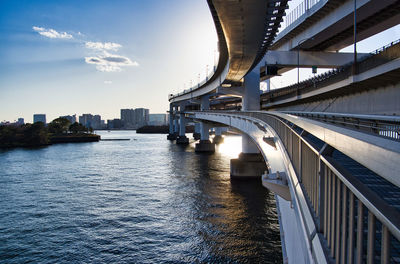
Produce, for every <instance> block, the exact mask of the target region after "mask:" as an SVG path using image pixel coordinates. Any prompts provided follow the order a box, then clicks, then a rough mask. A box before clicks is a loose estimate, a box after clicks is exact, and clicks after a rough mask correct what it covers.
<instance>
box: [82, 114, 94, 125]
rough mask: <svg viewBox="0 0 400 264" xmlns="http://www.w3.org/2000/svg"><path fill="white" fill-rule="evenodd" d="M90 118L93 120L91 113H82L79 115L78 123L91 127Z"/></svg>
mask: <svg viewBox="0 0 400 264" xmlns="http://www.w3.org/2000/svg"><path fill="white" fill-rule="evenodd" d="M92 120H93V115H92V114H82V115H81V116H79V123H80V124H82V125H84V126H85V127H87V128H89V127H92Z"/></svg>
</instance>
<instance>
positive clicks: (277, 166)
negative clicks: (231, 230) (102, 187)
mask: <svg viewBox="0 0 400 264" xmlns="http://www.w3.org/2000/svg"><path fill="white" fill-rule="evenodd" d="M381 2H382V3H381ZM381 2H379V6H378V7H377V8H373V7H374V5H376V4H377V1H367V0H363V1H362V0H360V1H357V3H358V4H357V14H358V15H357V16H358V19H357V23H359V25H367V24H368V23H372V24H374V25H373V26H371V27H365V29H362V27H361V28H360V31H359V34H360V35H359V39H362V38H364V37H367V36H370V35H372V34H375V33H376V32H380V31H381V30H383V29H385V28H387V27H390V26H391V25H393V24H396V23H397V24H398V22H399V20H398V13H396V14H393V12H392V11H393V10H397V8H398V4H399V3H398V1H392V0H388V1H381ZM383 2H384V3H383ZM303 3H304V5H305V7H304V13H301V12H299V13H298V15H297V16H296V19H293V21H291V24H290V25H288V26H287V27H286V28H285V29H284V30H282V32H280V33H279V35H278V36H277V33H278V31H279V27H280V24H281V21H282V20H283V17H284V16H285V15H286V13H285V9H287V2H286V1H277V0H268V1H266V0H264V1H261V0H241V1H223V0H209V1H208V4H209V7H210V10H211V13H212V16H213V19H214V23H215V26H216V29H217V34H218V38H219V51H220V57H219V61H218V65H217V67H216V69H215V71H214V73H213V75H212V76H210V77H208V78H206V80H204V81H203V82H201V83H199V84H198V85H197V86H195V87H191V88H190V89H188V90H185V91H183V92H181V93H179V94H176V95H170V96H169V101H170V111H169V113H170V133H169V135H168V138H169V139H170V140H176V143H177V144H187V143H188V142H189V139H188V138H187V137H186V133H185V132H186V131H185V126H186V124H187V122H195V123H196V135H198V136H199V137H200V141H199V143H197V144H196V148H195V151H196V152H213V151H214V150H215V144H214V143H212V142H211V141H210V129H211V128H219V127H228V128H230V129H234V130H235V131H239V132H241V134H242V153H241V154H240V155H239V158H238V159H232V160H231V164H230V165H231V177H232V178H240V179H245V180H248V179H250V178H255V179H258V180H260V181H261V182H262V184H263V185H264V186H265V187H266V188H268V189H270V190H271V191H273V192H275V194H276V201H277V209H278V214H279V222H280V227H281V235H282V247H283V254H284V259H285V261H286V262H288V263H333V262H335V263H375V262H381V263H396V262H400V251H399V250H398V249H399V248H400V243H399V239H400V231H399V230H400V222H399V219H400V217H399V216H400V215H399V209H400V195H399V194H400V190H399V188H400V181H399V179H398V177H397V172H398V171H400V167H398V166H399V165H398V164H399V163H398V160H400V145H399V144H400V141H399V138H400V119H399V118H398V117H397V115H399V114H400V103H399V102H400V97H399V96H400V92H399V91H400V90H399V89H400V78H399V67H400V63H399V62H400V53H399V50H400V48H399V47H400V44H399V43H398V42H395V43H391V44H390V45H388V46H385V47H384V48H382V49H381V50H379V51H376V52H375V53H374V54H359V57H358V60H357V63H356V64H355V65H353V64H352V60H351V57H353V56H354V54H340V55H338V54H336V53H331V51H332V50H335V49H337V48H339V47H341V46H343V45H347V44H348V41H349V38H348V35H346V32H348V30H349V28H351V27H352V26H353V25H352V20H351V17H352V15H354V13H353V9H351V7H352V5H351V4H352V3H354V2H353V1H337V0H320V1H313V2H311V0H306V1H305V2H303ZM310 3H312V5H310ZM306 5H308V6H306ZM287 19H288V17H286V20H287ZM302 38H303V39H302ZM296 43H297V45H296ZM276 50H279V52H276V53H274V56H275V59H276V61H275V62H274V63H271V62H269V61H266V60H267V58H270V57H271V56H270V57H268V56H269V55H268V53H269V52H270V53H272V52H273V51H276ZM300 50H302V51H300ZM281 52H283V53H281ZM293 52H296V53H297V52H298V53H297V54H300V55H301V56H298V59H297V64H298V65H301V66H302V67H309V66H310V65H313V64H315V63H319V64H318V65H325V66H334V67H335V70H333V71H331V72H329V73H325V74H323V75H319V76H316V77H315V78H313V79H310V80H306V81H303V82H299V83H297V84H295V85H292V86H289V87H285V88H282V89H278V90H273V91H269V92H265V93H262V92H261V91H260V81H261V80H265V79H268V78H270V77H272V76H274V73H272V74H271V71H270V70H273V69H272V68H269V67H270V66H273V67H275V69H278V70H277V71H278V72H279V71H280V70H281V71H283V70H285V69H289V68H291V67H294V62H293V58H290V57H291V56H292V57H293ZM311 52H313V53H312V54H313V55H310V54H311ZM289 53H291V54H292V55H291V56H287V55H288V54H289ZM282 54H284V55H282ZM285 54H286V55H285ZM270 55H271V54H270ZM289 55H290V54H289ZM285 56H286V59H285V58H284V57H285ZM307 56H308V57H307ZM299 57H300V58H302V61H301V62H302V63H300V60H299ZM349 57H350V62H349ZM290 59H291V62H290V63H288V61H289V60H290ZM306 59H308V61H307V60H306ZM285 63H287V64H285ZM272 64H274V65H272ZM355 66H356V67H355ZM354 69H356V70H354ZM275 74H277V72H275ZM227 109H230V110H231V111H227ZM238 110H241V111H238ZM216 131H220V129H216ZM196 137H197V136H196ZM293 219H295V221H293Z"/></svg>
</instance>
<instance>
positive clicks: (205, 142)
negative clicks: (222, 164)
mask: <svg viewBox="0 0 400 264" xmlns="http://www.w3.org/2000/svg"><path fill="white" fill-rule="evenodd" d="M200 109H201V110H202V111H204V110H209V109H210V100H209V96H203V97H201V105H200ZM195 151H196V152H209V153H212V152H215V144H214V143H211V141H210V125H209V124H207V123H205V122H200V142H199V143H197V144H196V146H195Z"/></svg>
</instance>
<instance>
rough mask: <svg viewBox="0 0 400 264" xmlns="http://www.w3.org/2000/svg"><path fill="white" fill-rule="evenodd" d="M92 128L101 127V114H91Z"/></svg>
mask: <svg viewBox="0 0 400 264" xmlns="http://www.w3.org/2000/svg"><path fill="white" fill-rule="evenodd" d="M92 128H93V129H101V116H100V115H94V116H93V119H92Z"/></svg>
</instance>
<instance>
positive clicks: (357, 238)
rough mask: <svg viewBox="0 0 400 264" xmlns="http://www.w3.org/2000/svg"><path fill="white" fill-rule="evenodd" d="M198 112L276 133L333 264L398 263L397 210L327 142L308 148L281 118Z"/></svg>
mask: <svg viewBox="0 0 400 264" xmlns="http://www.w3.org/2000/svg"><path fill="white" fill-rule="evenodd" d="M199 113H205V114H210V115H216V116H222V117H229V118H240V119H244V120H247V119H248V121H251V122H254V120H256V122H262V123H265V124H267V125H268V126H269V127H271V128H272V129H273V130H274V132H275V133H276V135H278V137H279V140H280V141H281V142H282V144H283V146H284V148H285V151H286V153H287V154H288V156H289V158H290V160H291V162H292V165H293V167H294V170H295V174H296V176H295V177H296V178H297V181H298V182H299V183H300V184H301V188H302V190H303V191H304V193H305V196H306V197H305V198H306V200H307V202H308V204H309V210H311V211H312V215H313V218H314V221H315V223H316V224H317V225H318V231H317V232H318V233H319V234H320V235H321V236H322V237H323V238H324V239H325V241H326V244H325V245H326V247H327V249H329V255H330V257H331V258H333V259H334V260H335V262H336V263H376V262H380V263H399V262H400V252H399V247H400V243H399V239H400V221H399V219H400V214H399V211H398V210H397V209H396V208H394V207H393V205H389V204H388V202H387V201H386V200H384V199H383V198H382V197H380V196H379V195H378V194H377V193H375V192H374V191H373V190H372V189H371V188H370V187H368V186H367V185H365V184H364V183H363V182H361V181H360V179H359V178H357V177H359V176H355V175H353V174H352V173H350V171H349V170H348V169H346V168H345V167H343V166H342V165H341V164H340V162H338V161H337V160H336V159H335V157H334V156H333V155H332V153H333V152H334V151H336V150H335V148H333V147H331V146H329V145H328V144H326V143H325V144H324V146H323V147H322V148H318V147H316V146H314V145H313V144H310V142H309V140H307V138H306V137H305V136H304V135H306V134H307V133H305V134H304V133H303V132H304V130H303V129H302V128H301V127H297V126H296V124H295V123H292V122H295V120H294V119H290V121H289V119H285V118H284V117H283V116H282V115H275V114H271V113H262V112H228V111H206V112H203V111H202V112H199ZM189 114H196V112H189ZM229 120H230V123H231V122H232V121H231V119H229ZM260 124H261V123H260ZM299 125H300V126H301V124H299ZM374 158H380V159H385V158H384V157H374ZM376 177H380V176H378V175H376ZM295 190H296V191H297V188H295ZM392 191H393V190H392ZM396 201H397V200H396ZM396 201H394V203H396Z"/></svg>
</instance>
